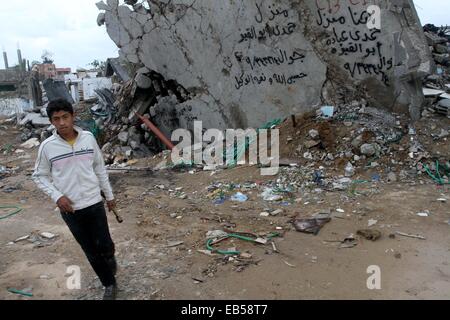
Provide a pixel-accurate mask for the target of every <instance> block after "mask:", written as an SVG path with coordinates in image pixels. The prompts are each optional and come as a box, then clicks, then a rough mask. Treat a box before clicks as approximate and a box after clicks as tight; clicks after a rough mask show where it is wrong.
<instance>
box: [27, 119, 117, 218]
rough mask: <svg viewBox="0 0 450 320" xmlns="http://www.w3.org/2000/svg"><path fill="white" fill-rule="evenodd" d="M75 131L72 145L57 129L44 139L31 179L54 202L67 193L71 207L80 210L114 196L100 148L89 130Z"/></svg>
mask: <svg viewBox="0 0 450 320" xmlns="http://www.w3.org/2000/svg"><path fill="white" fill-rule="evenodd" d="M74 129H75V131H77V132H78V136H77V139H76V141H75V143H74V145H73V146H71V145H70V144H69V143H68V142H67V141H65V140H64V139H63V138H62V137H61V136H60V135H59V134H58V133H57V131H56V130H54V131H53V135H52V136H51V137H50V138H48V139H47V140H45V141H44V142H43V143H42V144H41V146H40V148H39V154H38V157H37V160H36V165H35V170H34V173H33V176H32V178H33V181H34V182H35V183H36V184H37V185H38V187H39V188H40V189H42V190H43V191H44V192H45V193H46V194H47V195H49V196H50V197H51V198H52V200H53V201H54V202H55V203H56V202H57V201H58V199H59V198H61V197H62V196H66V197H67V198H69V199H70V200H71V201H72V203H73V204H72V207H73V209H74V210H81V209H85V208H87V207H90V206H92V205H94V204H96V203H98V202H101V201H102V197H101V194H100V191H103V193H104V194H105V197H106V200H113V199H114V195H113V192H112V188H111V185H110V183H109V178H108V174H107V172H106V168H105V162H104V160H103V156H102V153H101V150H100V148H99V146H98V144H97V141H96V140H95V137H94V135H93V134H92V133H90V132H88V131H83V130H82V129H81V128H79V127H74Z"/></svg>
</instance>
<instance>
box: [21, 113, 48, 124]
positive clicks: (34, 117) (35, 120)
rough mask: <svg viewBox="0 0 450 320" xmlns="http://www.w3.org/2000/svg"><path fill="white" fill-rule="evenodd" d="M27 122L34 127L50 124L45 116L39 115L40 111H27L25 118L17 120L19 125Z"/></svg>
mask: <svg viewBox="0 0 450 320" xmlns="http://www.w3.org/2000/svg"><path fill="white" fill-rule="evenodd" d="M28 123H31V124H32V125H33V126H35V127H40V126H42V127H44V126H49V125H50V124H51V123H50V120H49V119H48V118H47V117H43V116H41V114H40V113H28V114H27V115H26V116H25V118H23V119H22V120H20V121H19V125H20V126H24V125H26V124H28Z"/></svg>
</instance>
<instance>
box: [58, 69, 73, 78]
mask: <svg viewBox="0 0 450 320" xmlns="http://www.w3.org/2000/svg"><path fill="white" fill-rule="evenodd" d="M71 73H72V69H71V68H56V78H57V79H58V80H64V78H65V76H66V75H70V74H71Z"/></svg>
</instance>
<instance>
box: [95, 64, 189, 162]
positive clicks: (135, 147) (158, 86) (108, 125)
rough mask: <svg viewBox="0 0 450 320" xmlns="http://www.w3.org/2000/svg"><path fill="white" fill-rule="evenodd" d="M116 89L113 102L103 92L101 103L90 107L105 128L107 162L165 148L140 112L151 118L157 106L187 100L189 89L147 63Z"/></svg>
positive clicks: (142, 155)
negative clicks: (163, 75) (141, 118)
mask: <svg viewBox="0 0 450 320" xmlns="http://www.w3.org/2000/svg"><path fill="white" fill-rule="evenodd" d="M115 93H116V94H115V101H114V102H113V103H111V102H112V101H111V100H112V99H110V101H109V102H108V101H106V100H107V99H105V97H104V94H103V95H102V94H101V93H100V94H99V96H100V103H99V104H97V105H95V106H94V107H93V108H91V110H92V113H93V115H94V118H95V119H96V123H97V125H98V127H99V128H100V130H101V131H102V132H104V136H103V138H102V139H103V141H105V142H106V141H107V143H105V144H104V146H103V148H102V150H103V152H104V153H105V160H106V162H107V163H110V164H112V163H116V164H117V163H119V164H120V163H124V162H126V161H128V160H129V159H131V158H142V157H145V156H150V155H153V154H156V153H159V152H160V151H162V150H163V149H164V145H163V144H162V143H161V142H160V141H159V139H158V138H157V136H156V135H155V134H154V133H152V132H151V131H150V130H149V129H148V128H147V127H146V126H145V124H143V123H142V121H141V120H139V117H138V115H142V116H143V117H145V118H147V119H150V120H152V118H153V117H155V116H156V115H157V111H156V110H157V108H159V107H161V106H163V105H164V104H165V103H166V102H167V101H175V102H176V103H181V102H184V101H186V100H187V99H188V92H187V91H186V90H185V89H184V88H183V87H181V86H180V85H178V84H177V83H176V82H175V81H165V80H164V78H163V77H162V76H161V75H159V74H157V73H155V72H152V71H150V70H149V69H147V68H145V67H144V68H140V69H138V70H137V72H136V74H135V77H134V78H133V79H131V80H129V81H127V82H125V83H123V84H116V89H115ZM102 96H103V97H102ZM169 138H170V136H169Z"/></svg>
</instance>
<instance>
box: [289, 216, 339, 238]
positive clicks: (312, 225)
mask: <svg viewBox="0 0 450 320" xmlns="http://www.w3.org/2000/svg"><path fill="white" fill-rule="evenodd" d="M330 221H331V218H325V219H317V218H306V219H305V218H296V219H294V220H293V221H292V223H293V225H294V227H295V229H296V230H297V231H299V232H304V233H312V234H314V235H317V234H319V231H320V229H322V227H323V226H324V225H325V224H326V223H328V222H330Z"/></svg>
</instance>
